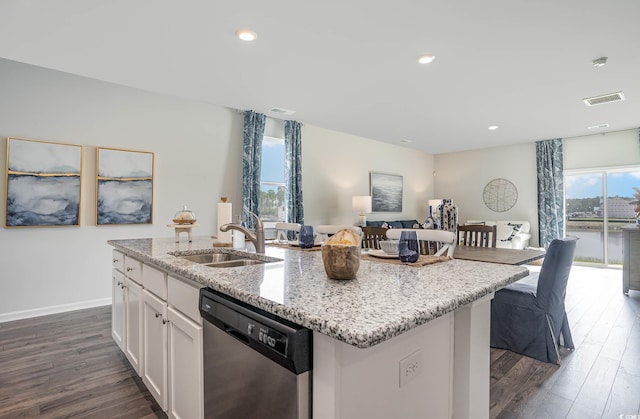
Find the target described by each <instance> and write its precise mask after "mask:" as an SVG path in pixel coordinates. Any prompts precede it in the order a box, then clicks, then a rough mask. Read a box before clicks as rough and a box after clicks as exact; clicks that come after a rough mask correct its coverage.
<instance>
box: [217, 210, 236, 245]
mask: <svg viewBox="0 0 640 419" xmlns="http://www.w3.org/2000/svg"><path fill="white" fill-rule="evenodd" d="M232 214H233V212H232V209H231V202H220V203H219V204H218V228H217V231H216V235H217V236H218V243H219V244H220V243H229V246H231V243H232V238H231V231H232V230H229V231H224V232H223V231H220V226H221V225H223V224H228V223H230V222H231V219H232Z"/></svg>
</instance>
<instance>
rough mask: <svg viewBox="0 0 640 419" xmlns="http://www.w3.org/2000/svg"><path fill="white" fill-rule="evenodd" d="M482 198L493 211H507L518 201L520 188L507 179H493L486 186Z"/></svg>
mask: <svg viewBox="0 0 640 419" xmlns="http://www.w3.org/2000/svg"><path fill="white" fill-rule="evenodd" d="M482 199H483V200H484V204H485V205H486V206H487V208H489V209H490V210H491V211H495V212H505V211H508V210H510V209H511V208H513V206H514V205H515V204H516V201H518V190H517V189H516V186H515V185H514V184H513V183H511V182H509V181H508V180H507V179H500V178H499V179H493V180H492V181H491V182H489V183H487V186H485V187H484V192H483V193H482Z"/></svg>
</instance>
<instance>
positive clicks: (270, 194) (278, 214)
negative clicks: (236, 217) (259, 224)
mask: <svg viewBox="0 0 640 419" xmlns="http://www.w3.org/2000/svg"><path fill="white" fill-rule="evenodd" d="M285 190H286V189H285V183H284V140H283V139H282V138H272V137H266V136H265V137H264V138H263V140H262V165H261V168H260V202H259V204H258V205H259V208H260V218H261V219H262V220H263V221H267V222H269V221H271V222H275V221H285V216H286V214H285V211H286V210H287V205H286V201H285V195H286V194H285Z"/></svg>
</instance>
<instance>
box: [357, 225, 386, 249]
mask: <svg viewBox="0 0 640 419" xmlns="http://www.w3.org/2000/svg"><path fill="white" fill-rule="evenodd" d="M387 230H388V228H384V227H375V226H368V227H362V234H363V237H362V247H363V248H368V249H380V240H384V239H386V238H387Z"/></svg>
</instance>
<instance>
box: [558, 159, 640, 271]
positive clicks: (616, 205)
mask: <svg viewBox="0 0 640 419" xmlns="http://www.w3.org/2000/svg"><path fill="white" fill-rule="evenodd" d="M634 187H635V188H639V190H640V168H625V169H598V170H580V171H566V172H565V210H566V212H565V213H566V214H567V228H566V230H567V233H566V234H567V235H571V236H576V237H578V238H579V240H578V243H577V246H576V254H575V257H574V260H575V261H576V262H582V263H595V264H604V265H613V266H615V265H621V264H622V232H621V230H620V227H621V226H623V225H625V224H629V223H635V218H636V217H635V213H634V208H635V207H636V205H635V204H634V201H636V200H637V199H638V198H637V197H636V196H635V195H636V190H635V189H634Z"/></svg>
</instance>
